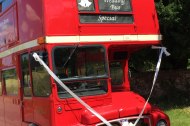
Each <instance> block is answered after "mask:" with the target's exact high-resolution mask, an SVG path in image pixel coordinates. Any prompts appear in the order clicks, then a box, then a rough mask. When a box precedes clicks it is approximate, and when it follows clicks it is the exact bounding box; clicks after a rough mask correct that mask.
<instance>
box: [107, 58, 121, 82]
mask: <svg viewBox="0 0 190 126" xmlns="http://www.w3.org/2000/svg"><path fill="white" fill-rule="evenodd" d="M110 76H111V83H112V85H115V86H116V85H122V84H123V81H124V72H123V67H122V62H119V61H114V62H111V63H110Z"/></svg>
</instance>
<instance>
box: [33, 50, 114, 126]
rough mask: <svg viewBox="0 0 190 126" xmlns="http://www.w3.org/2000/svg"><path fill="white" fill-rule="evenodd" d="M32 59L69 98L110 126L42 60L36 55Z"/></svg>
mask: <svg viewBox="0 0 190 126" xmlns="http://www.w3.org/2000/svg"><path fill="white" fill-rule="evenodd" d="M33 57H34V59H35V60H36V61H38V62H39V63H40V64H41V65H42V66H43V67H44V68H45V69H46V70H47V72H48V73H49V74H50V75H51V76H52V77H53V78H54V79H55V81H57V83H58V84H59V85H60V86H61V87H63V88H64V89H65V90H66V91H67V92H68V93H69V94H70V95H71V96H73V97H74V98H75V99H76V100H77V101H78V102H79V103H80V104H82V105H83V106H84V107H85V108H87V109H88V110H89V111H90V112H91V113H93V114H94V115H95V116H96V117H98V118H99V119H100V120H101V121H102V122H104V123H105V124H106V125H107V126H112V125H111V124H110V123H109V122H108V121H107V120H106V119H105V118H104V117H102V116H101V115H100V114H99V113H97V112H96V111H95V110H94V109H93V108H91V107H90V106H89V105H88V104H86V103H85V102H84V101H83V100H82V99H81V98H79V97H78V96H77V95H76V94H75V93H73V92H72V91H71V90H70V89H69V88H68V87H67V86H66V85H65V84H64V83H63V82H62V81H61V80H60V79H59V78H58V77H57V76H56V75H55V74H54V73H53V72H52V71H51V70H50V68H49V67H48V66H47V65H46V64H45V63H44V61H43V60H41V59H40V57H39V56H38V54H37V53H34V54H33Z"/></svg>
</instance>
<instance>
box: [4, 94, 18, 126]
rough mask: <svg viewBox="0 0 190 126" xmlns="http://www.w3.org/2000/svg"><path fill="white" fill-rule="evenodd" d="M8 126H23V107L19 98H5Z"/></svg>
mask: <svg viewBox="0 0 190 126" xmlns="http://www.w3.org/2000/svg"><path fill="white" fill-rule="evenodd" d="M4 103H5V123H6V126H21V105H20V100H19V98H18V97H17V96H5V97H4Z"/></svg>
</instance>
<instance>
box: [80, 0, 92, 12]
mask: <svg viewBox="0 0 190 126" xmlns="http://www.w3.org/2000/svg"><path fill="white" fill-rule="evenodd" d="M77 2H78V10H79V11H94V0H77Z"/></svg>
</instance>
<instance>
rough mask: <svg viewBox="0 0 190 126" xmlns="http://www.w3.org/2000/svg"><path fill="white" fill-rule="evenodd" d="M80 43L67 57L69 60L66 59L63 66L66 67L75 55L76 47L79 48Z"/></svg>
mask: <svg viewBox="0 0 190 126" xmlns="http://www.w3.org/2000/svg"><path fill="white" fill-rule="evenodd" d="M78 46H79V43H78V44H77V45H76V46H75V48H74V49H73V51H72V52H71V53H70V55H69V57H68V58H67V60H66V61H65V63H64V65H63V68H64V67H65V65H66V64H67V63H68V62H69V60H70V59H71V57H72V56H73V54H74V53H75V51H76V49H77V48H78Z"/></svg>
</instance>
